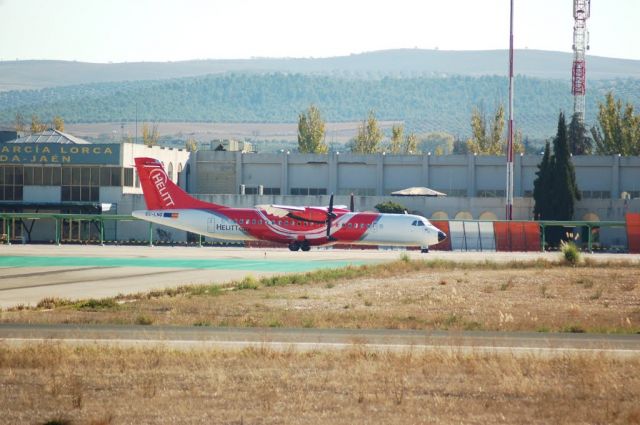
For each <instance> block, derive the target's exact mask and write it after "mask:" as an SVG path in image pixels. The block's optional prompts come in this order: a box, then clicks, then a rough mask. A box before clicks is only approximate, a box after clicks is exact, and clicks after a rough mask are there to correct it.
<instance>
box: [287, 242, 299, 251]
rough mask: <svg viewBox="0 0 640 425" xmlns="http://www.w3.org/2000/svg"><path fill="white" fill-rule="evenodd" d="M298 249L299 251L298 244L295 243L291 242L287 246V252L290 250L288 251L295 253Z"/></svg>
mask: <svg viewBox="0 0 640 425" xmlns="http://www.w3.org/2000/svg"><path fill="white" fill-rule="evenodd" d="M299 249H300V244H299V243H297V242H291V243H290V244H289V250H290V251H297V250H299Z"/></svg>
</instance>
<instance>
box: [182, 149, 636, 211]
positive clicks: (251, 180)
mask: <svg viewBox="0 0 640 425" xmlns="http://www.w3.org/2000/svg"><path fill="white" fill-rule="evenodd" d="M194 157H195V158H194V160H192V161H191V162H192V166H193V169H192V176H193V177H192V182H191V185H190V191H191V192H192V193H202V194H209V193H213V194H220V193H230V194H235V193H239V187H240V185H242V184H244V185H245V186H246V187H257V186H258V185H263V186H264V187H279V188H280V194H281V195H287V194H290V193H291V188H323V189H325V190H326V192H327V193H336V194H348V193H351V192H353V193H356V194H359V195H370V196H383V195H385V194H389V193H390V192H392V191H395V190H398V189H404V188H407V187H412V186H426V187H430V188H432V189H436V190H439V191H441V192H444V193H447V194H448V195H449V196H451V197H482V198H485V197H500V198H503V197H504V192H505V176H506V165H505V158H504V157H502V156H499V157H498V156H475V155H448V156H432V155H385V154H378V155H355V154H349V153H346V154H345V153H341V154H337V153H331V154H328V155H312V154H295V153H291V154H287V153H281V154H241V153H240V152H214V151H198V152H196V153H195V155H194ZM540 160H541V157H540V156H539V155H519V156H516V157H515V161H514V196H515V197H530V196H531V194H532V192H533V181H534V179H535V173H536V171H537V169H538V168H537V167H538V163H539V162H540ZM573 163H574V165H575V169H576V176H577V179H578V185H579V188H580V190H581V191H583V192H584V194H585V198H587V199H592V198H595V199H600V198H607V199H609V198H611V199H619V198H620V197H621V194H622V192H628V193H629V194H630V195H631V197H632V198H638V197H640V157H625V158H621V157H619V156H617V155H616V156H576V157H574V158H573ZM215 176H218V179H220V180H224V181H225V184H218V183H217V182H216V179H215ZM450 213H453V211H450Z"/></svg>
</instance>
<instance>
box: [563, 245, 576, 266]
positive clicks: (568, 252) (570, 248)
mask: <svg viewBox="0 0 640 425" xmlns="http://www.w3.org/2000/svg"><path fill="white" fill-rule="evenodd" d="M560 251H562V257H563V258H564V261H565V263H567V264H570V265H572V266H575V265H576V264H578V263H579V262H580V249H579V248H578V247H577V245H576V244H575V243H573V242H562V244H561V245H560Z"/></svg>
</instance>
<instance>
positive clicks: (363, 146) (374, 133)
mask: <svg viewBox="0 0 640 425" xmlns="http://www.w3.org/2000/svg"><path fill="white" fill-rule="evenodd" d="M382 137H383V136H382V130H380V126H379V125H378V120H377V119H376V115H375V113H374V112H373V111H369V116H368V117H367V119H366V120H364V121H363V122H362V124H361V125H360V126H359V127H358V134H357V135H356V138H355V139H354V140H353V147H352V151H353V152H354V153H361V154H372V153H378V152H379V151H380V142H381V141H382Z"/></svg>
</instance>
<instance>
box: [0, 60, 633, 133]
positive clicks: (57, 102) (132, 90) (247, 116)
mask: <svg viewBox="0 0 640 425" xmlns="http://www.w3.org/2000/svg"><path fill="white" fill-rule="evenodd" d="M516 88H517V89H516V98H515V108H516V127H517V129H518V130H520V131H521V132H522V134H523V136H524V137H525V138H531V139H543V138H547V137H550V136H553V135H554V133H555V124H556V118H557V114H558V111H560V110H564V111H569V110H571V107H572V98H571V94H570V84H569V82H568V81H562V80H550V79H546V80H545V79H538V78H530V77H523V76H520V77H517V78H516ZM609 91H613V93H614V94H615V95H616V97H619V98H621V99H622V100H623V101H624V102H629V103H630V104H635V105H640V79H625V80H594V81H592V82H591V83H590V86H589V95H588V96H587V116H586V124H587V126H588V127H591V126H592V125H593V124H594V123H595V122H596V116H597V114H598V102H600V101H601V100H602V99H603V98H604V96H605V94H606V93H608V92H609ZM506 97H507V81H506V78H505V77H500V76H485V77H468V76H450V77H438V78H433V77H417V78H390V77H385V78H382V79H369V80H362V79H344V78H335V77H327V76H313V75H302V74H281V73H276V74H265V75H256V74H220V75H208V76H204V77H189V78H180V79H169V80H152V81H134V82H112V83H95V84H86V85H76V86H67V87H57V88H47V89H40V90H22V91H8V92H0V123H4V124H5V125H7V126H11V125H12V123H14V122H15V117H16V114H21V115H22V116H23V117H30V116H32V115H34V114H35V115H37V116H39V117H40V118H41V119H42V120H43V121H45V122H50V121H51V120H52V119H53V117H54V116H60V117H62V118H63V119H64V121H65V122H67V123H78V122H84V123H87V122H133V121H135V120H136V119H137V121H138V122H168V121H186V122H272V123H277V122H297V120H298V117H299V114H300V112H301V111H304V110H306V108H308V106H309V105H311V104H313V105H315V106H316V107H317V108H318V109H319V110H320V111H321V113H322V118H323V119H324V120H326V121H328V122H341V121H360V120H362V117H364V116H367V114H368V113H369V111H375V114H376V118H377V119H379V120H395V121H403V122H404V124H405V129H404V130H405V132H406V133H407V134H410V133H429V132H440V131H443V132H448V133H450V134H453V135H455V136H457V137H460V138H466V137H468V136H469V135H470V133H471V127H470V125H469V117H470V116H471V114H472V111H473V109H474V108H478V107H479V108H484V110H487V111H492V110H494V109H495V108H496V107H497V106H498V105H500V104H503V105H506V104H507V99H506Z"/></svg>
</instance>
